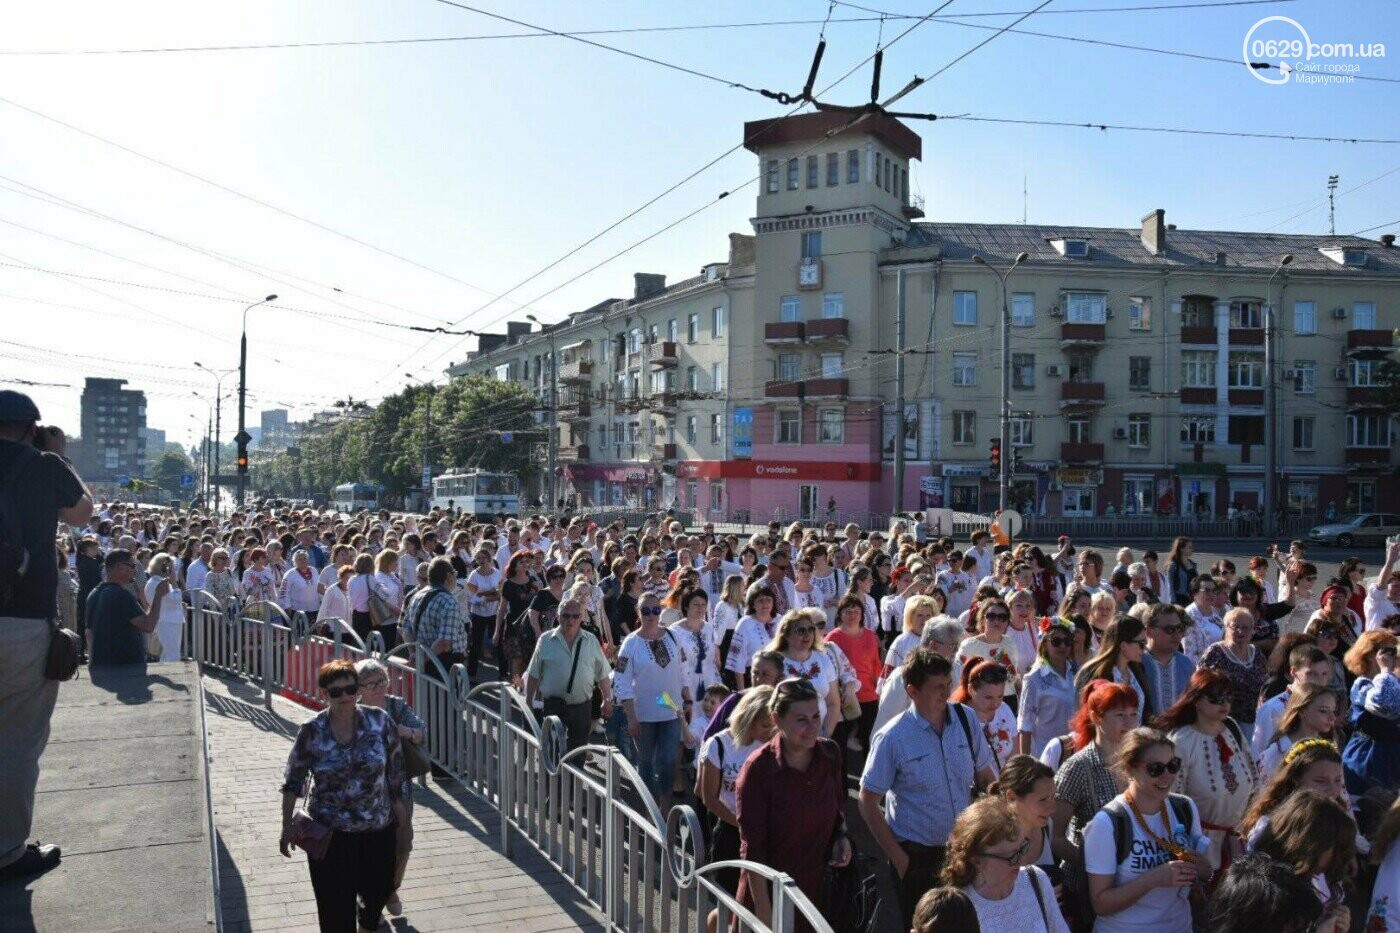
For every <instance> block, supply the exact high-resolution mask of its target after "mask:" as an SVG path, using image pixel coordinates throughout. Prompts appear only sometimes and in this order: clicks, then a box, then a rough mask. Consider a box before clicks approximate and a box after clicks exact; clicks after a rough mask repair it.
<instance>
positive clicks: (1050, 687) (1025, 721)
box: [1016, 664, 1075, 758]
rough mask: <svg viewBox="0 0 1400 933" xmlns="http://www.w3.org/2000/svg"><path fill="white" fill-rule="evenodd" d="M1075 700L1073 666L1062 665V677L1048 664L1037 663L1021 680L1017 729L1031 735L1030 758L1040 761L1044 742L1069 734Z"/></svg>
mask: <svg viewBox="0 0 1400 933" xmlns="http://www.w3.org/2000/svg"><path fill="white" fill-rule="evenodd" d="M1074 701H1075V697H1074V665H1073V664H1068V665H1066V666H1065V673H1064V674H1063V675H1060V674H1057V673H1055V669H1054V668H1053V667H1051V666H1050V665H1049V664H1040V665H1038V666H1037V667H1036V668H1035V669H1034V670H1032V671H1031V672H1030V673H1029V674H1027V675H1026V676H1025V679H1023V680H1022V681H1021V701H1020V703H1019V704H1018V705H1017V711H1016V729H1017V731H1018V732H1029V733H1030V735H1031V754H1032V755H1034V756H1035V757H1037V758H1039V757H1040V753H1041V752H1043V751H1045V745H1046V743H1048V742H1049V741H1050V740H1051V739H1053V738H1055V737H1056V736H1060V735H1064V734H1065V733H1066V732H1068V731H1069V720H1070V717H1071V716H1073V715H1074Z"/></svg>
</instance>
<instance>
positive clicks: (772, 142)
mask: <svg viewBox="0 0 1400 933" xmlns="http://www.w3.org/2000/svg"><path fill="white" fill-rule="evenodd" d="M852 119H853V117H852V115H851V114H847V113H841V112H836V111H818V112H816V113H802V114H798V115H797V116H792V117H778V118H776V119H773V120H751V121H749V122H748V123H745V124H744V148H745V149H747V150H749V151H750V152H758V151H759V150H760V149H763V148H766V147H768V146H777V145H782V144H784V143H796V142H811V141H814V140H819V139H824V138H826V136H827V135H828V134H830V135H832V136H875V137H877V138H879V139H880V140H882V141H883V142H884V143H885V144H886V145H888V146H889V147H890V148H892V149H893V150H894V151H895V152H897V153H899V154H900V155H902V156H904V157H905V158H906V159H922V158H923V153H924V141H923V140H922V139H921V138H920V137H919V134H917V133H915V132H914V131H913V130H911V129H909V127H907V126H905V125H904V124H903V123H900V122H899V121H898V120H896V119H895V118H894V117H892V116H889V115H888V114H885V113H880V112H876V113H867V114H864V115H862V116H861V117H860V118H859V119H857V120H856V121H855V122H854V123H851V121H852ZM848 123H850V124H851V125H850V126H847V125H846V124H848Z"/></svg>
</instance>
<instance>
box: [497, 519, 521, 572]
mask: <svg viewBox="0 0 1400 933" xmlns="http://www.w3.org/2000/svg"><path fill="white" fill-rule="evenodd" d="M518 550H520V526H519V525H517V524H515V523H514V522H512V523H511V524H509V525H507V526H506V535H505V540H504V541H502V542H501V546H500V547H498V548H497V549H496V566H497V567H505V565H506V564H508V563H510V556H511V555H512V554H514V553H515V552H516V551H518Z"/></svg>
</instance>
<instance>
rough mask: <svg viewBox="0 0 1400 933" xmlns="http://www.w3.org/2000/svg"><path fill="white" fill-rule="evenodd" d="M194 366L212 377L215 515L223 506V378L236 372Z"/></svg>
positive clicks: (197, 363)
mask: <svg viewBox="0 0 1400 933" xmlns="http://www.w3.org/2000/svg"><path fill="white" fill-rule="evenodd" d="M194 365H196V366H198V367H199V368H200V369H202V370H204V373H205V374H206V375H208V376H212V377H213V379H214V478H213V480H212V482H213V485H214V511H215V513H217V512H218V511H219V506H221V505H222V504H223V486H221V485H220V484H219V481H218V475H219V469H220V467H221V466H222V461H223V456H222V454H223V449H222V443H223V441H222V434H223V417H224V377H225V376H231V375H233V374H234V373H236V372H237V371H238V370H236V369H225V370H223V371H222V372H219V371H217V370H213V369H210V368H209V367H208V366H205V365H204V364H203V363H201V362H199V361H198V360H196V361H195V364H194Z"/></svg>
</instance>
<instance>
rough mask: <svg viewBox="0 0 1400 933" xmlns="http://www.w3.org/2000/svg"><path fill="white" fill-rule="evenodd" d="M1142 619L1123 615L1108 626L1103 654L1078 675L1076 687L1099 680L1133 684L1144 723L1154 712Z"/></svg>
mask: <svg viewBox="0 0 1400 933" xmlns="http://www.w3.org/2000/svg"><path fill="white" fill-rule="evenodd" d="M1144 632H1145V627H1144V626H1143V624H1142V622H1141V620H1139V619H1135V618H1133V617H1132V616H1119V617H1118V618H1117V619H1115V620H1114V621H1112V622H1110V623H1109V624H1108V628H1106V629H1104V633H1103V646H1102V647H1101V648H1099V653H1098V654H1096V655H1094V656H1093V657H1092V658H1090V659H1089V660H1088V661H1087V662H1086V663H1085V664H1084V666H1083V667H1081V668H1080V669H1079V672H1078V673H1077V674H1075V675H1074V686H1075V689H1077V690H1083V689H1084V687H1085V686H1087V685H1088V684H1089V683H1091V682H1093V681H1095V680H1111V681H1113V682H1114V683H1116V684H1123V685H1125V686H1127V687H1131V688H1132V690H1133V692H1134V693H1135V694H1137V706H1138V721H1139V722H1141V721H1143V720H1145V719H1147V718H1149V717H1150V716H1151V714H1152V713H1153V712H1154V710H1152V708H1151V707H1150V706H1148V705H1147V674H1146V673H1145V672H1144V671H1143V669H1142V658H1143V655H1144V654H1146V652H1147V636H1146V635H1145V634H1144Z"/></svg>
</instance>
